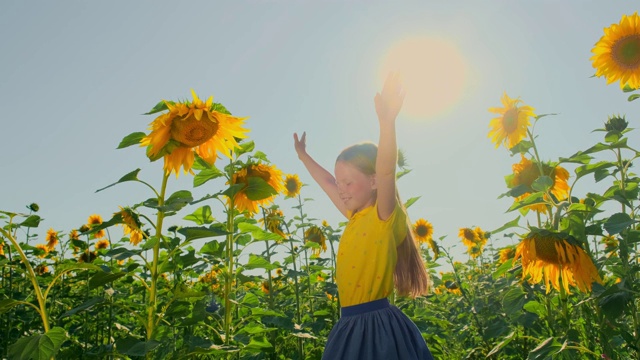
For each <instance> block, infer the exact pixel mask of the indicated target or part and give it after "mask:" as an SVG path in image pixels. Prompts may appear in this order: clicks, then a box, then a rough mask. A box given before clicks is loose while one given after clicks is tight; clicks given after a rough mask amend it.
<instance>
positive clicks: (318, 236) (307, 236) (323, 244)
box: [304, 225, 327, 256]
mask: <svg viewBox="0 0 640 360" xmlns="http://www.w3.org/2000/svg"><path fill="white" fill-rule="evenodd" d="M304 240H305V241H311V242H314V243H316V244H318V245H320V247H319V248H316V249H313V254H314V255H315V256H319V255H320V252H324V251H327V238H326V236H324V233H323V232H322V230H321V229H320V228H319V227H317V226H315V225H311V226H309V228H308V229H307V230H306V231H305V232H304Z"/></svg>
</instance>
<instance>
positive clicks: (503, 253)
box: [498, 246, 516, 264]
mask: <svg viewBox="0 0 640 360" xmlns="http://www.w3.org/2000/svg"><path fill="white" fill-rule="evenodd" d="M499 254H500V259H499V260H498V262H499V263H500V264H504V263H505V262H507V261H509V259H513V257H514V256H515V255H516V249H515V247H513V246H507V247H505V248H502V249H500V251H499Z"/></svg>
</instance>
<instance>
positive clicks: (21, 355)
mask: <svg viewBox="0 0 640 360" xmlns="http://www.w3.org/2000/svg"><path fill="white" fill-rule="evenodd" d="M66 339H67V333H66V332H65V330H64V329H63V328H61V327H53V328H51V329H49V331H47V333H45V334H35V335H31V336H27V337H23V338H20V339H18V341H16V343H15V344H13V345H11V346H9V359H20V360H30V359H37V360H49V359H51V358H53V357H54V356H55V354H56V353H57V352H58V350H60V346H61V345H62V343H63V342H64V341H65V340H66Z"/></svg>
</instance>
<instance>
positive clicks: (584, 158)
mask: <svg viewBox="0 0 640 360" xmlns="http://www.w3.org/2000/svg"><path fill="white" fill-rule="evenodd" d="M591 159H593V157H592V156H589V155H587V154H583V153H580V152H578V153H576V154H574V155H572V156H570V157H568V158H563V157H561V158H560V159H559V161H560V163H577V164H588V163H589V162H590V161H591Z"/></svg>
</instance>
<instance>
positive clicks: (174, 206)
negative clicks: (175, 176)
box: [162, 190, 193, 211]
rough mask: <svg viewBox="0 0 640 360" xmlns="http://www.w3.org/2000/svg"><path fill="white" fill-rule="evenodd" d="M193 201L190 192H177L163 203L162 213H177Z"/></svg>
mask: <svg viewBox="0 0 640 360" xmlns="http://www.w3.org/2000/svg"><path fill="white" fill-rule="evenodd" d="M191 201H193V196H192V195H191V192H189V191H187V190H179V191H176V192H174V193H173V194H171V196H169V198H168V199H167V200H166V201H165V202H164V206H163V207H162V210H163V211H178V210H180V209H182V208H183V207H185V206H186V205H187V204H188V203H190V202H191Z"/></svg>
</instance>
